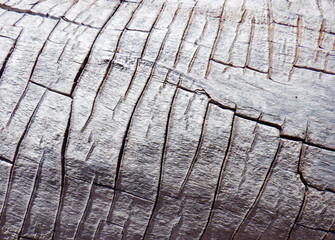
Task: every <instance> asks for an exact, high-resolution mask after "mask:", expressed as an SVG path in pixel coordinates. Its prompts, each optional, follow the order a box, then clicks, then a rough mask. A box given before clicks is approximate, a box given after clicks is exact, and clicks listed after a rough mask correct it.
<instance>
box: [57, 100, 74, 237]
mask: <svg viewBox="0 0 335 240" xmlns="http://www.w3.org/2000/svg"><path fill="white" fill-rule="evenodd" d="M72 105H73V99H72V101H71V104H70V113H69V117H68V122H67V125H66V129H65V132H64V136H63V143H62V149H61V191H60V196H59V203H58V208H57V213H56V220H55V224H54V228H53V234H52V239H55V234H56V228H57V225H58V224H59V223H58V222H59V217H60V212H61V207H62V203H63V199H64V195H65V177H66V156H65V154H66V148H67V145H68V140H69V134H70V126H71V118H72Z"/></svg>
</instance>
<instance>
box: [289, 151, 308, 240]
mask: <svg viewBox="0 0 335 240" xmlns="http://www.w3.org/2000/svg"><path fill="white" fill-rule="evenodd" d="M301 149H302V148H301ZM300 156H301V151H300ZM299 158H300V157H299ZM307 194H308V187H307V186H305V193H304V197H303V199H302V202H301V205H300V208H299V211H298V214H297V216H296V218H295V219H294V222H293V224H292V226H291V228H290V231H289V232H288V234H287V238H286V239H287V240H289V239H290V238H291V235H292V232H293V230H294V228H295V226H296V225H298V221H299V219H300V217H301V214H302V212H303V210H304V208H305V205H306V202H307V201H306V199H307Z"/></svg>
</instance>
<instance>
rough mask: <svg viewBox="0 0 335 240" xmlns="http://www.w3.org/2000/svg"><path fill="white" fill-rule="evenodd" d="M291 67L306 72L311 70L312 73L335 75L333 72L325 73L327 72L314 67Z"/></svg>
mask: <svg viewBox="0 0 335 240" xmlns="http://www.w3.org/2000/svg"><path fill="white" fill-rule="evenodd" d="M293 67H295V68H301V69H306V70H311V71H314V72H320V73H325V74H330V75H335V72H330V71H327V70H324V69H319V68H314V67H306V66H299V65H293Z"/></svg>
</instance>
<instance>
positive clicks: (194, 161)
mask: <svg viewBox="0 0 335 240" xmlns="http://www.w3.org/2000/svg"><path fill="white" fill-rule="evenodd" d="M209 109H210V101H208V102H207V106H206V112H205V114H204V118H203V121H202V127H201V133H200V137H199V140H198V145H197V149H196V151H195V154H194V157H193V159H192V162H191V165H190V167H189V169H188V171H187V174H186V176H185V178H184V181H183V183H182V185H181V187H180V189H179V192H178V196H181V195H182V193H183V191H184V188H185V185H186V183H187V181H188V179H189V177H190V175H191V173H192V171H193V168H194V165H195V163H196V162H197V160H198V158H199V154H200V149H201V146H202V144H203V141H204V135H205V127H206V122H207V116H208V112H209Z"/></svg>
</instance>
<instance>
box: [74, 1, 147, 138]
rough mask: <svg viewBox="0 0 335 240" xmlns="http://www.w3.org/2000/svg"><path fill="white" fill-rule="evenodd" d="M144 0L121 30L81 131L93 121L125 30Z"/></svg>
mask: <svg viewBox="0 0 335 240" xmlns="http://www.w3.org/2000/svg"><path fill="white" fill-rule="evenodd" d="M142 2H143V0H141V1H140V2H139V3H138V4H137V6H136V8H135V9H134V10H133V11H132V13H131V16H130V18H129V19H128V22H127V24H126V26H125V27H124V28H123V29H122V31H121V33H120V35H119V37H118V40H117V43H116V46H115V49H114V54H113V56H112V59H110V60H109V62H108V66H107V68H106V71H105V74H104V77H103V78H102V81H101V82H100V84H99V86H98V89H97V91H96V93H95V96H94V99H93V103H92V107H91V111H90V114H89V116H88V118H87V119H86V122H85V124H84V126H83V127H82V129H81V130H80V131H81V132H83V131H84V130H85V129H86V127H87V126H88V124H89V123H90V121H91V119H92V116H93V112H94V109H95V106H96V101H97V99H98V96H99V95H100V93H101V91H102V89H103V86H104V85H105V82H106V80H107V78H108V76H109V74H110V72H111V71H112V69H113V66H114V65H113V63H114V59H115V57H116V54H117V52H118V50H119V47H120V43H121V39H122V36H123V34H124V32H125V31H126V30H127V27H128V25H129V24H130V22H131V20H132V19H133V17H134V14H135V13H136V11H137V10H138V8H139V6H140V5H141V4H142Z"/></svg>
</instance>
